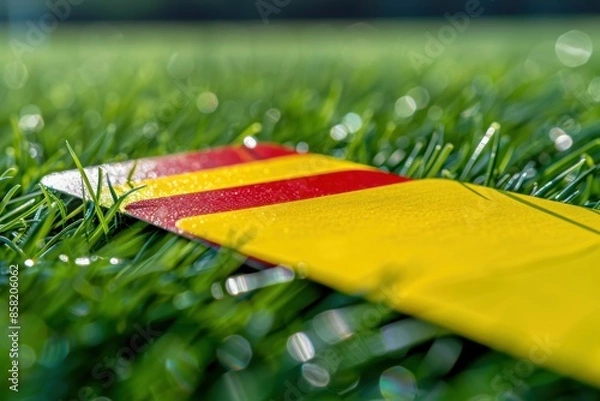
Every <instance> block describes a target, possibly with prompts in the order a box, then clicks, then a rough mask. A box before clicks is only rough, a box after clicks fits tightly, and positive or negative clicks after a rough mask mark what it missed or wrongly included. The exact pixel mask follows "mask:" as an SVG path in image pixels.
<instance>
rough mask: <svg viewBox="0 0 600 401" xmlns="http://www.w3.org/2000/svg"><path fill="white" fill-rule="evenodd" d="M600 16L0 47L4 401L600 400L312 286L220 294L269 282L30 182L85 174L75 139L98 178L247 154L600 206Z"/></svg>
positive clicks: (185, 30) (213, 253) (72, 33)
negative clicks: (304, 155)
mask: <svg viewBox="0 0 600 401" xmlns="http://www.w3.org/2000/svg"><path fill="white" fill-rule="evenodd" d="M598 22H599V21H597V20H571V21H566V22H565V21H563V22H560V23H559V22H557V21H542V20H533V21H531V20H526V21H514V22H510V23H507V22H495V21H486V22H485V23H482V22H481V21H471V23H470V24H469V26H468V27H466V28H465V29H461V31H460V32H459V31H457V30H456V29H455V28H452V29H454V30H453V31H452V32H454V33H453V34H452V35H450V34H448V32H450V31H449V30H448V26H450V27H451V25H448V24H449V22H448V21H445V20H443V21H428V22H405V23H395V24H380V25H377V26H373V25H370V24H363V23H352V24H350V23H341V22H340V23H337V24H322V25H319V26H307V25H300V24H298V25H294V24H286V25H285V26H284V25H278V24H277V23H276V21H272V23H271V24H269V25H260V26H245V25H233V24H232V25H224V24H216V25H205V26H204V27H203V28H193V27H191V26H186V25H173V26H164V25H163V26H161V25H138V26H133V25H110V26H109V25H97V26H96V25H93V26H73V25H65V26H59V27H58V29H57V31H56V34H55V35H53V37H52V40H51V41H50V40H46V41H43V42H42V43H39V44H27V45H26V46H25V47H18V48H17V50H15V47H14V46H12V47H11V46H8V44H7V43H8V41H7V40H5V39H8V38H7V37H4V38H2V41H1V43H4V45H3V47H2V48H1V49H2V50H1V51H0V65H1V66H3V70H1V71H0V74H2V78H3V79H2V80H1V81H0V101H1V107H0V243H1V244H0V268H1V269H2V272H3V275H2V276H1V278H0V292H1V294H2V296H1V297H0V311H1V312H0V322H1V323H2V327H8V326H10V324H9V322H8V317H9V315H8V313H7V312H6V311H8V310H9V297H8V293H9V291H8V289H9V279H8V277H9V275H8V274H7V273H8V272H9V270H10V269H9V266H15V265H18V267H19V273H18V276H19V287H18V288H19V305H18V310H19V322H20V327H21V329H20V332H19V350H18V352H19V367H20V373H19V374H20V377H19V392H18V394H17V393H14V392H13V391H10V390H9V388H8V387H9V385H10V383H9V382H8V381H7V380H6V376H8V375H7V374H6V372H7V369H9V368H10V366H11V365H10V364H11V363H12V362H11V361H12V359H11V358H10V357H9V350H10V348H11V339H10V338H9V337H7V336H6V335H2V336H1V337H0V349H1V350H2V352H1V354H0V366H1V367H2V372H3V374H2V382H3V384H2V385H1V386H0V399H2V400H5V399H19V400H32V401H33V400H94V399H95V400H98V401H100V400H107V399H111V400H140V401H141V400H187V399H201V400H218V401H225V400H232V401H233V400H236V401H238V400H239V401H242V400H249V401H253V400H264V401H271V400H294V401H296V400H348V401H351V400H380V399H384V400H413V399H417V400H437V399H443V400H468V399H473V400H478V401H484V400H521V399H523V400H547V399H561V400H571V399H582V400H586V399H589V400H592V399H598V397H599V396H600V395H599V393H598V391H597V390H596V389H594V388H591V387H589V386H588V385H586V384H583V383H580V382H578V381H576V380H573V379H570V378H566V377H563V376H561V375H559V374H557V373H554V372H550V371H547V370H544V369H540V368H536V367H535V366H534V365H533V364H532V363H531V361H528V360H524V359H516V358H514V357H511V356H508V355H505V354H503V353H500V352H496V351H494V350H490V349H489V348H486V347H484V346H482V345H479V344H476V343H474V342H472V341H469V340H467V339H465V338H462V337H459V336H456V335H453V334H452V333H449V332H447V331H445V330H443V329H439V328H437V327H434V326H431V325H429V324H427V323H425V322H422V321H419V320H416V319H413V318H411V317H409V316H402V315H399V314H397V313H396V312H393V311H390V310H388V309H386V308H385V307H384V306H382V305H376V304H371V303H368V302H366V301H363V300H361V299H360V298H354V297H350V296H347V295H344V294H341V293H338V292H335V291H333V290H331V289H328V288H325V287H322V286H320V285H318V284H315V283H312V282H310V281H308V280H304V279H301V278H296V279H295V280H293V281H291V282H284V283H278V284H273V283H272V282H270V281H269V280H268V279H267V278H266V277H267V276H264V277H263V276H260V275H259V276H253V277H257V283H258V287H260V288H257V289H255V290H253V291H248V292H244V293H241V294H236V295H232V294H230V293H227V291H224V293H222V294H221V293H217V292H218V291H215V288H226V287H224V284H225V283H226V281H227V279H228V278H230V277H232V276H237V275H240V274H254V273H255V272H256V271H255V270H254V269H252V268H251V267H248V266H245V265H244V260H243V258H241V257H240V256H239V255H236V254H235V253H233V252H231V251H228V250H225V249H221V250H216V249H211V248H208V247H206V246H205V245H202V244H200V243H197V242H191V241H189V240H187V239H184V238H181V237H178V236H176V235H174V234H170V233H167V232H164V231H162V230H160V229H157V228H154V227H151V226H149V225H147V224H145V223H142V222H139V221H136V220H134V219H130V218H126V217H123V216H120V215H119V214H116V213H114V210H104V209H99V208H95V207H94V205H93V204H91V203H89V202H88V203H86V204H85V205H82V203H81V201H80V200H76V199H71V198H69V197H68V196H63V195H59V194H54V193H52V192H50V191H48V190H45V189H44V188H41V187H40V186H39V185H38V184H39V181H40V179H41V178H42V177H43V176H44V175H46V174H48V173H51V172H55V171H60V170H65V169H72V168H75V167H76V165H75V161H74V157H73V155H72V154H71V153H70V152H69V150H68V149H69V148H68V146H67V142H68V144H69V145H70V147H71V148H72V149H73V151H74V152H73V153H74V154H75V155H76V158H77V159H78V160H79V161H80V162H81V164H82V165H84V166H88V165H95V164H100V163H104V162H112V161H123V160H128V159H131V158H139V157H146V156H154V155H165V154H170V153H174V152H178V151H189V150H196V149H203V148H206V147H210V146H217V145H226V144H239V143H243V141H244V140H245V139H246V140H248V138H254V139H256V140H257V141H259V142H275V143H279V144H284V145H288V146H291V147H294V148H296V149H297V150H299V151H303V152H304V151H310V152H315V153H323V154H327V155H332V156H335V157H338V158H342V159H348V160H352V161H356V162H360V163H364V164H369V165H373V166H377V167H379V168H381V169H383V170H385V171H390V172H395V173H398V174H401V175H405V176H408V177H412V178H417V179H418V178H426V177H443V178H448V179H454V180H461V181H465V182H472V183H477V184H481V185H486V186H490V187H494V188H498V189H503V190H510V191H514V192H518V193H523V194H531V195H534V196H538V197H542V198H548V199H553V200H557V201H561V202H565V203H570V204H574V205H581V206H584V207H587V208H590V209H597V210H600V48H599V49H593V46H592V44H597V45H598V46H600V30H599V29H598V26H599V25H598ZM572 30H578V31H579V33H578V32H575V33H570V34H567V36H561V35H564V34H566V33H568V32H570V31H572ZM4 34H5V35H6V33H4ZM440 35H442V39H441V40H440ZM443 35H446V36H443ZM13 45H14V43H13ZM490 127H493V129H494V130H496V131H497V130H499V134H498V135H494V137H493V140H491V141H489V143H487V142H486V140H485V139H484V137H485V133H486V131H488V129H489V128H490ZM261 280H262V281H261ZM561 297H569V294H567V293H565V294H557V298H561ZM548 307H549V308H552V305H549V306H548ZM333 318H335V319H339V320H336V322H338V323H339V322H340V321H341V322H342V323H339V324H338V325H336V326H328V325H327V324H328V323H327V322H330V321H331V319H333ZM340 324H341V326H340ZM340 327H344V328H345V330H346V331H347V332H346V333H345V335H343V336H342V335H341V334H340V333H339V332H335V333H333V334H335V335H340V336H341V337H343V338H344V340H343V341H337V342H335V343H333V344H329V343H328V342H326V341H321V342H320V343H315V346H314V352H315V353H316V357H315V358H314V359H313V360H312V362H311V363H304V364H302V363H300V362H298V361H297V360H296V359H294V358H293V357H292V355H291V354H293V352H291V351H290V340H289V339H290V337H292V338H294V339H295V340H293V341H292V342H291V343H292V344H294V341H296V343H297V342H298V341H299V342H302V341H303V337H302V336H300V335H298V334H297V333H300V332H302V333H308V334H307V335H308V336H310V335H311V333H313V334H314V333H315V332H316V331H319V330H321V332H323V331H324V332H326V333H327V332H331V330H339V329H340ZM385 333H388V334H389V333H392V334H393V335H392V336H391V337H390V336H389V335H385ZM333 334H332V335H333ZM342 334H344V333H342ZM398 338H402V339H403V341H401V342H400V341H399V340H398ZM313 340H314V338H313ZM315 341H316V340H315ZM291 347H292V348H293V347H294V346H293V345H292V346H291ZM5 350H6V352H5ZM292 351H293V350H292ZM97 397H100V398H97ZM102 397H105V398H102Z"/></svg>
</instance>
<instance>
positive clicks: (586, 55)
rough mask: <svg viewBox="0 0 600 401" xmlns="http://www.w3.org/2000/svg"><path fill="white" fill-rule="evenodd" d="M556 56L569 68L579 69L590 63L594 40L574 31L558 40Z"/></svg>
mask: <svg viewBox="0 0 600 401" xmlns="http://www.w3.org/2000/svg"><path fill="white" fill-rule="evenodd" d="M555 50H556V55H557V56H558V59H559V60H560V62H561V63H563V64H564V65H566V66H567V67H571V68H574V67H579V66H581V65H584V64H585V63H587V62H588V60H589V59H590V57H591V55H592V51H593V44H592V39H590V37H589V36H588V35H587V34H586V33H584V32H581V31H578V30H573V31H569V32H567V33H565V34H563V35H561V36H560V37H559V38H558V39H557V40H556V46H555Z"/></svg>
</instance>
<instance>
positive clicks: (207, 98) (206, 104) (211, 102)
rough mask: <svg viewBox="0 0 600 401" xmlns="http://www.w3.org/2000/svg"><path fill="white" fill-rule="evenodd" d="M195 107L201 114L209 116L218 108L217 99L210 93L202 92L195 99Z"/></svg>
mask: <svg viewBox="0 0 600 401" xmlns="http://www.w3.org/2000/svg"><path fill="white" fill-rule="evenodd" d="M196 107H198V110H200V112H201V113H204V114H210V113H212V112H214V111H215V110H216V109H217V107H219V99H218V98H217V95H215V94H214V93H212V92H202V93H201V94H199V95H198V98H197V99H196Z"/></svg>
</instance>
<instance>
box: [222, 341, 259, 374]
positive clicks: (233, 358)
mask: <svg viewBox="0 0 600 401" xmlns="http://www.w3.org/2000/svg"><path fill="white" fill-rule="evenodd" d="M217 358H218V359H219V362H221V365H223V366H224V367H226V368H227V369H230V370H242V369H245V368H246V367H247V366H248V364H249V363H250V360H251V359H252V347H251V346H250V343H249V342H248V340H246V339H245V338H244V337H242V336H239V335H233V336H229V337H227V338H226V339H225V340H223V343H222V344H221V346H220V347H219V348H218V349H217Z"/></svg>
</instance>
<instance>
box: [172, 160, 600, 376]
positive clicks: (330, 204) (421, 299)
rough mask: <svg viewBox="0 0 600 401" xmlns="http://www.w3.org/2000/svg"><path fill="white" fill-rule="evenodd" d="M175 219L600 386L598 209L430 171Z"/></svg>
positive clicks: (215, 238) (212, 237)
mask: <svg viewBox="0 0 600 401" xmlns="http://www.w3.org/2000/svg"><path fill="white" fill-rule="evenodd" d="M272 163H273V161H269V164H272ZM353 167H354V165H353ZM177 226H178V227H179V228H180V229H182V230H184V231H186V232H188V233H191V234H192V235H195V236H198V237H201V238H205V239H208V240H210V241H212V242H215V243H220V244H223V245H226V246H229V247H233V248H236V249H238V250H239V251H241V252H242V253H244V254H246V255H249V256H252V257H255V258H257V259H260V260H264V261H267V262H272V263H280V264H286V265H289V266H291V267H293V268H295V269H297V270H302V272H303V273H304V274H306V275H307V277H309V278H311V279H313V280H315V281H318V282H320V283H323V284H325V285H328V286H330V287H333V288H335V289H338V290H341V291H344V292H347V293H354V294H363V295H365V296H367V297H370V298H372V299H381V298H383V299H385V301H386V302H388V303H389V304H390V305H391V306H393V307H394V308H396V309H397V310H399V311H402V312H406V313H410V314H413V315H415V316H419V317H421V318H423V319H426V320H429V321H431V322H434V323H437V324H439V325H441V326H444V327H446V328H449V329H451V330H453V331H455V332H457V333H460V334H463V335H465V336H466V337H469V338H472V339H474V340H476V341H479V342H481V343H484V344H486V345H488V346H491V347H494V348H497V349H500V350H504V351H507V352H509V353H512V354H514V355H516V356H519V357H521V358H524V359H526V360H530V361H531V362H534V363H538V364H542V365H545V366H548V367H550V368H553V369H555V370H557V371H559V372H562V373H564V374H567V375H571V376H574V377H576V378H579V379H581V380H584V381H587V382H589V383H592V384H595V385H600V214H598V213H596V212H593V211H590V210H586V209H583V208H579V207H575V206H569V205H565V204H561V203H557V202H551V201H546V200H540V199H536V198H532V197H528V196H522V195H516V194H511V193H504V192H500V191H497V190H493V189H489V188H484V187H480V186H475V185H465V184H461V183H458V182H454V181H446V180H438V179H430V180H418V181H411V182H406V183H401V184H394V185H389V186H384V187H379V188H374V189H368V190H361V191H356V192H350V193H344V194H340V195H332V196H327V197H322V198H315V199H308V200H301V201H295V202H290V203H284V204H277V205H273V206H265V207H258V208H252V209H245V210H240V211H232V212H225V213H217V214H212V215H203V216H197V217H191V218H186V219H183V220H180V221H179V222H178V223H177Z"/></svg>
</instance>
